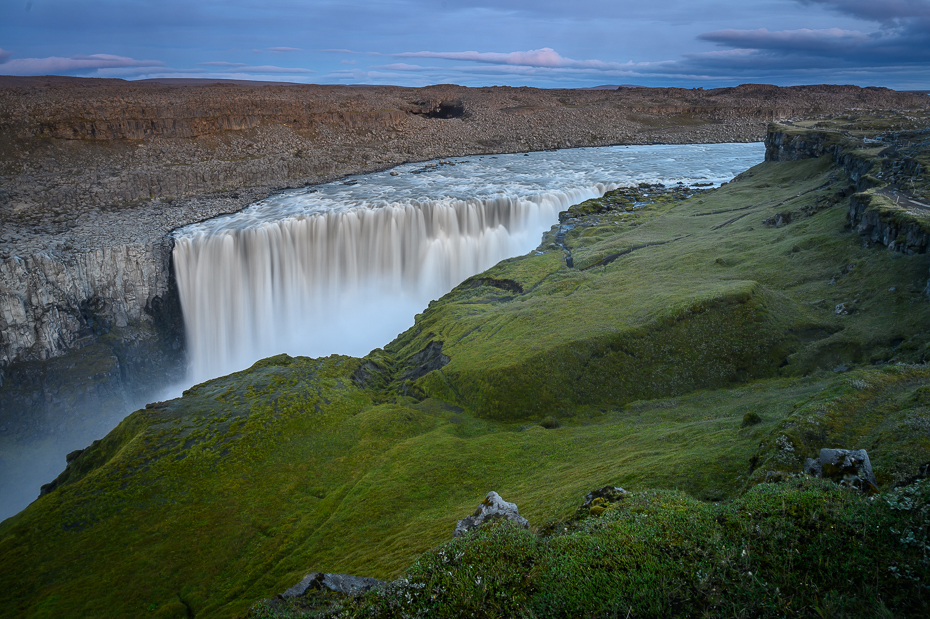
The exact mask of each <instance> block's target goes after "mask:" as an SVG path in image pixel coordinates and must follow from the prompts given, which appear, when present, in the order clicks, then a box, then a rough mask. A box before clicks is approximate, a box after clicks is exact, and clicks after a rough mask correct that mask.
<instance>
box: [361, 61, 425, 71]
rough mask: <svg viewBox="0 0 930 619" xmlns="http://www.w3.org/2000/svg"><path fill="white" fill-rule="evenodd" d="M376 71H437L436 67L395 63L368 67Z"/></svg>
mask: <svg viewBox="0 0 930 619" xmlns="http://www.w3.org/2000/svg"><path fill="white" fill-rule="evenodd" d="M369 68H370V69H373V70H376V71H423V70H425V69H427V68H429V69H437V68H438V67H421V66H420V65H418V64H407V63H405V62H395V63H393V64H383V65H375V66H373V67H369Z"/></svg>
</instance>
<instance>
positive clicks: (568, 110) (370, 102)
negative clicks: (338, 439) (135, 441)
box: [0, 78, 926, 432]
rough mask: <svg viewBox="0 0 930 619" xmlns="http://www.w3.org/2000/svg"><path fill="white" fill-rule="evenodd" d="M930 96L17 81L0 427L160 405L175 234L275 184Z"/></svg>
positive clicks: (173, 315) (6, 210)
mask: <svg viewBox="0 0 930 619" xmlns="http://www.w3.org/2000/svg"><path fill="white" fill-rule="evenodd" d="M925 105H926V97H925V96H923V95H917V94H911V93H899V92H893V91H890V90H887V89H881V88H865V89H861V88H857V87H851V86H806V87H792V88H777V87H774V86H766V85H745V86H740V87H736V88H723V89H716V90H701V89H694V90H686V89H677V88H667V89H648V88H621V89H619V90H616V91H581V90H539V89H531V88H497V87H495V88H463V87H457V86H450V85H442V86H433V87H428V88H420V89H415V88H396V87H336V86H302V85H279V86H267V85H263V86H253V85H248V84H204V85H196V84H195V85H185V84H177V83H175V84H161V83H143V82H124V81H121V80H80V79H72V78H0V154H2V157H0V161H2V166H0V220H2V222H3V225H2V230H0V389H2V391H0V397H2V398H3V401H4V406H3V415H2V419H0V427H3V428H5V431H15V432H23V431H25V432H29V431H31V430H30V428H32V429H38V428H39V427H47V426H49V424H53V423H55V420H56V419H57V418H59V417H60V416H61V414H60V411H61V410H72V409H73V410H77V409H78V408H80V407H79V406H78V405H77V403H78V402H95V401H99V398H100V397H102V396H100V395H99V394H109V395H107V396H106V397H107V398H109V397H110V396H111V395H112V396H113V397H116V398H117V399H122V400H124V401H127V402H128V401H132V400H133V399H134V398H137V397H138V398H142V399H145V397H148V396H147V394H146V389H145V388H144V387H140V386H139V385H136V384H134V382H133V376H136V375H138V374H139V371H147V372H149V377H150V378H151V377H157V378H158V380H157V381H155V382H166V381H169V380H171V379H172V378H176V377H178V376H180V374H181V372H182V371H183V370H182V368H183V341H184V334H183V327H182V321H181V319H180V310H179V307H178V300H177V296H176V294H175V293H174V292H173V287H172V277H171V269H170V253H171V246H172V245H171V240H170V238H169V237H168V236H167V235H168V234H169V233H170V232H171V231H172V230H173V229H175V228H177V227H179V226H182V225H185V224H188V223H192V222H196V221H201V220H204V219H207V218H210V217H213V216H215V215H218V214H222V213H228V212H234V211H237V210H240V209H241V208H243V207H244V206H246V205H247V204H249V203H251V202H253V201H255V200H257V199H260V198H262V197H264V196H267V195H268V194H269V193H272V192H274V191H278V190H280V189H283V188H287V187H297V186H301V185H306V184H312V183H318V182H322V181H327V180H332V179H334V178H337V177H341V176H344V175H347V174H352V173H361V172H366V171H372V170H376V169H383V168H386V167H390V166H393V165H396V164H399V163H402V162H406V161H414V160H426V159H430V158H435V157H441V156H450V155H465V154H475V153H497V152H519V151H524V150H540V149H549V148H565V147H577V146H593V145H605V144H614V143H629V144H639V143H655V142H661V143H687V142H723V141H758V140H761V139H762V138H763V137H764V136H765V131H766V126H767V123H768V122H770V121H772V120H779V119H786V118H801V117H818V116H825V115H832V114H836V113H838V112H842V111H844V110H848V109H866V108H868V109H876V108H895V109H902V108H919V107H921V106H925ZM146 366H147V370H142V369H141V368H145V367H146ZM62 372H64V373H65V374H64V375H63V374H62ZM75 377H77V380H75ZM75 385H80V387H79V388H75ZM114 394H115V395H114ZM105 399H106V398H105ZM107 401H109V400H107Z"/></svg>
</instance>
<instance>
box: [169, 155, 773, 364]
mask: <svg viewBox="0 0 930 619" xmlns="http://www.w3.org/2000/svg"><path fill="white" fill-rule="evenodd" d="M631 151H632V152H631ZM762 152H763V150H762V147H761V146H760V145H757V144H755V145H744V144H739V145H737V144H728V145H695V146H690V147H689V146H646V147H633V148H630V147H626V148H623V150H620V147H608V148H601V149H576V150H572V151H559V152H556V153H532V154H530V155H524V156H522V157H521V156H520V155H501V156H496V157H487V158H472V159H467V160H458V161H455V162H440V163H444V164H448V165H439V164H436V163H433V164H427V165H426V167H421V168H417V167H416V166H417V165H422V164H410V165H408V166H403V167H401V168H399V170H400V172H395V173H394V175H389V173H387V172H383V173H378V174H373V175H366V176H360V177H356V178H355V179H352V180H349V181H346V182H342V183H329V184H327V185H321V186H319V187H317V188H312V189H304V190H296V191H292V192H286V193H283V194H279V195H277V196H272V197H271V198H268V199H267V200H264V201H262V202H259V203H257V204H256V205H253V206H252V207H249V208H248V209H246V210H244V211H242V212H240V213H236V214H234V215H229V216H223V217H219V218H216V219H213V220H208V221H206V222H201V223H200V224H194V225H192V226H188V227H186V228H183V229H181V230H179V231H177V232H176V234H175V247H174V268H175V275H176V278H177V282H178V289H179V293H180V297H181V305H182V308H183V312H184V321H185V329H186V332H187V347H188V356H189V358H190V361H191V376H190V378H191V380H193V381H195V382H199V381H202V380H205V379H208V378H212V377H214V376H220V375H223V374H228V373H230V372H232V371H236V370H240V369H243V368H246V367H248V366H249V365H251V364H252V363H254V362H255V361H256V360H258V359H261V358H264V357H267V356H270V355H274V354H278V353H282V352H286V353H288V354H291V355H307V356H324V355H329V354H332V353H340V354H349V355H354V356H362V355H365V354H366V353H368V352H369V350H371V349H372V348H375V347H377V346H383V345H384V344H386V343H388V342H389V341H391V340H392V339H393V338H394V337H395V336H396V335H397V334H398V333H400V332H401V331H403V330H405V329H406V328H408V327H409V326H411V325H412V323H413V318H414V316H415V314H416V313H417V312H420V311H422V310H423V309H424V308H425V307H426V306H427V304H428V303H429V302H430V301H431V300H433V299H437V298H439V297H440V296H442V295H443V294H445V293H446V292H448V291H449V290H451V289H452V288H453V287H454V286H455V285H457V284H458V283H460V282H461V281H463V280H464V279H466V278H467V277H469V276H471V275H473V274H475V273H479V272H481V271H483V270H485V269H487V268H489V267H491V266H493V265H494V264H496V263H497V262H499V261H500V260H503V259H505V258H508V257H511V256H515V255H520V254H523V253H526V252H528V251H531V250H532V249H533V248H535V247H536V246H537V245H538V244H539V242H540V237H541V234H542V233H543V232H545V231H546V230H548V229H549V228H550V226H551V225H553V224H554V223H556V222H557V221H558V213H559V212H560V211H562V210H565V209H567V208H568V207H569V206H571V205H573V204H577V203H579V202H582V201H584V200H586V199H589V198H594V197H599V196H601V195H603V194H604V192H606V191H609V190H611V189H614V188H616V187H619V186H621V185H628V184H635V183H636V182H666V183H668V182H676V181H678V180H683V181H686V182H697V181H705V182H708V181H709V182H714V183H719V182H722V181H724V180H728V179H729V178H732V176H733V175H734V174H736V173H738V172H741V171H742V170H744V169H746V168H747V167H748V166H749V165H751V164H753V163H757V162H759V161H761V159H762ZM492 160H494V161H492ZM427 172H428V173H427Z"/></svg>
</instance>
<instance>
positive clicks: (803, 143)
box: [765, 114, 930, 295]
mask: <svg viewBox="0 0 930 619" xmlns="http://www.w3.org/2000/svg"><path fill="white" fill-rule="evenodd" d="M901 120H912V121H914V120H917V117H913V116H909V115H900V114H882V115H880V116H878V118H869V119H867V120H865V121H863V122H859V121H853V119H852V118H845V119H844V121H852V122H844V124H843V126H846V127H849V126H852V127H854V128H855V129H856V130H857V131H856V134H852V133H850V132H849V131H838V130H836V129H834V130H823V131H818V130H810V129H799V128H796V127H786V126H779V125H772V126H770V127H769V130H768V134H767V135H766V138H765V146H766V150H765V159H766V161H794V160H799V159H808V158H811V157H820V156H824V155H829V156H831V157H832V158H833V160H834V161H835V162H836V163H837V164H839V165H840V167H841V168H842V169H843V171H844V172H845V173H846V175H847V176H849V178H850V179H851V180H852V181H853V182H854V183H855V187H856V191H858V193H856V194H855V195H853V196H852V197H851V198H850V200H849V210H848V212H847V215H846V220H847V222H848V224H849V227H850V228H851V229H852V230H854V231H855V232H857V233H858V234H859V235H860V236H861V237H862V239H863V241H864V243H866V244H867V245H873V244H874V245H883V246H885V247H886V248H887V249H888V250H889V251H895V252H899V253H904V254H925V253H927V252H928V250H930V203H928V202H926V201H925V200H926V197H927V195H928V190H930V184H928V179H927V171H928V163H927V162H928V161H930V129H927V127H926V124H924V125H923V126H920V127H912V128H909V129H907V130H903V131H901V130H897V129H900V124H901V123H900V122H899V121H901ZM925 292H926V293H927V294H928V295H930V282H928V284H927V288H926V291H925Z"/></svg>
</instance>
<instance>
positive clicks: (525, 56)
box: [391, 47, 628, 70]
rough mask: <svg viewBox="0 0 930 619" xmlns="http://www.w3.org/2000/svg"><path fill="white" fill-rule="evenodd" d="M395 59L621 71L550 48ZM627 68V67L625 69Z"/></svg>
mask: <svg viewBox="0 0 930 619" xmlns="http://www.w3.org/2000/svg"><path fill="white" fill-rule="evenodd" d="M391 55H392V56H395V57H397V58H440V59H443V60H470V61H472V62H481V63H488V64H497V65H515V66H524V67H541V68H549V69H602V70H604V69H623V68H625V67H624V65H622V64H620V63H618V62H604V61H603V60H574V59H572V58H566V57H565V56H562V55H561V54H559V53H558V52H557V51H555V50H554V49H552V48H550V47H543V48H542V49H531V50H527V51H524V52H505V53H502V52H475V51H470V52H429V51H423V52H403V53H400V54H391ZM626 68H628V67H626Z"/></svg>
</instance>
